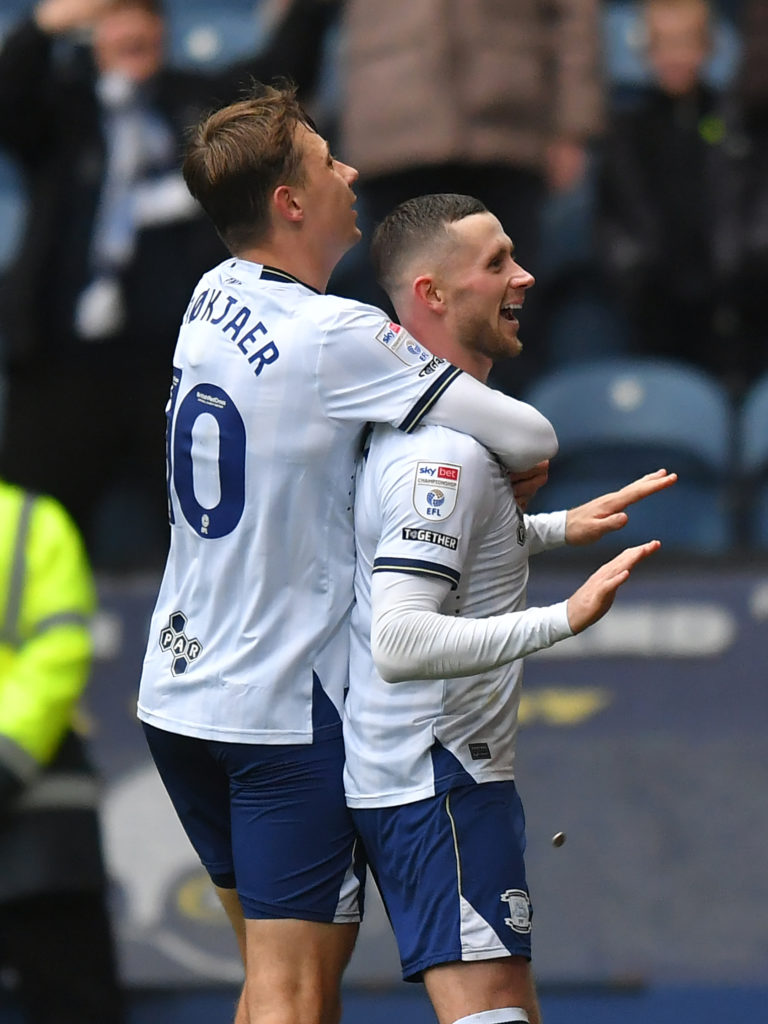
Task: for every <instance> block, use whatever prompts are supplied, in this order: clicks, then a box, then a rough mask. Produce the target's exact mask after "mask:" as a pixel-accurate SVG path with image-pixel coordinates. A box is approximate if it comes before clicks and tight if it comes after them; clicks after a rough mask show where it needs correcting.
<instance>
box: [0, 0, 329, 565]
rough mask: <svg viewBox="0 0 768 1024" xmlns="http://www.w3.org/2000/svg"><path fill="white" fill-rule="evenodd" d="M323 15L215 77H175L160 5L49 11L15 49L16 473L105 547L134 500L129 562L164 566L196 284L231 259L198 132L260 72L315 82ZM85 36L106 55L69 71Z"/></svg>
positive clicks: (4, 115)
mask: <svg viewBox="0 0 768 1024" xmlns="http://www.w3.org/2000/svg"><path fill="white" fill-rule="evenodd" d="M325 18H326V7H325V5H324V4H317V3H315V2H314V0H291V2H290V3H287V4H285V5H284V12H283V15H282V19H281V20H280V21H279V22H278V23H277V25H276V27H275V29H274V33H273V35H272V36H271V42H270V44H269V46H268V48H267V49H266V50H265V51H264V52H262V53H261V54H260V55H259V56H258V57H254V58H253V59H252V60H250V61H248V62H245V63H242V64H239V65H238V66H236V67H233V68H230V69H228V70H227V71H226V72H225V73H222V74H220V75H217V76H216V77H211V76H208V75H205V74H202V73H196V72H190V71H181V70H173V69H170V68H168V67H166V66H165V64H164V51H163V41H164V30H165V22H164V17H163V10H162V6H161V2H160V0H42V2H40V3H38V4H37V5H36V6H35V7H34V8H33V9H32V10H31V12H30V16H29V17H27V18H25V19H24V20H23V21H22V22H21V23H20V24H18V25H17V26H16V28H15V30H13V31H11V33H10V34H9V36H8V37H7V39H6V41H5V45H4V47H3V49H2V50H1V51H0V146H3V147H5V148H6V149H7V150H8V151H9V152H10V153H11V154H12V155H13V156H14V157H16V158H17V159H18V161H19V164H20V167H21V169H22V171H23V174H24V176H25V181H26V185H27V188H28V190H29V196H30V203H29V222H28V224H27V228H26V231H25V234H24V239H23V242H22V245H21V247H20V252H19V254H18V258H17V260H16V262H15V265H14V266H13V267H12V268H11V269H10V270H9V272H8V274H7V278H6V280H5V282H4V287H3V290H2V296H1V297H0V298H1V304H0V328H2V331H3V334H4V337H5V342H6V347H7V355H6V362H7V373H8V377H9V385H10V387H9V408H8V412H7V426H6V430H5V438H4V441H5V443H4V446H3V451H2V455H1V457H0V463H1V464H2V468H3V470H4V472H5V473H6V475H7V476H8V477H9V478H10V479H14V480H17V481H19V483H21V484H23V485H26V486H29V487H33V488H36V489H40V490H43V491H46V492H47V493H52V494H53V495H54V496H55V497H56V498H58V499H59V500H60V501H62V502H63V504H64V505H65V506H66V507H67V509H68V510H69V511H70V513H71V514H72V515H73V516H74V518H75V520H76V521H77V523H78V525H79V526H80V528H81V530H82V531H83V532H84V534H85V538H86V542H87V543H88V545H89V547H90V548H91V550H93V549H94V548H96V551H97V553H98V552H99V551H103V550H104V549H103V547H102V546H100V542H99V536H100V535H99V534H98V533H97V529H98V527H97V523H98V520H97V519H96V518H95V510H96V509H98V508H99V506H100V504H101V508H102V522H103V517H104V516H105V515H106V510H105V507H104V505H103V502H105V501H107V496H109V495H111V497H112V499H113V505H112V509H113V511H119V513H120V516H121V519H122V520H123V521H125V520H126V519H127V518H128V516H129V515H130V509H131V508H132V507H133V505H134V504H135V506H136V508H135V512H136V515H137V516H138V517H139V521H137V522H136V526H135V531H136V535H135V538H134V539H135V544H134V547H133V548H132V550H130V551H126V552H125V553H124V555H122V556H121V553H120V552H119V551H115V552H113V553H112V557H113V561H114V560H117V565H116V566H115V567H117V568H125V567H127V566H129V565H133V566H136V565H141V564H142V562H148V563H150V564H152V565H155V564H157V565H159V564H162V558H163V557H164V553H165V549H166V546H167V533H166V526H165V523H166V519H167V516H166V499H165V494H164V478H165V472H164V468H163V459H164V440H163V438H164V418H163V408H164V405H165V401H166V398H167V394H168V388H169V383H170V382H169V377H168V367H169V365H170V355H171V353H172V351H173V346H174V343H175V339H176V333H177V329H178V323H179V320H180V318H181V314H182V313H183V311H184V309H185V307H186V304H187V302H188V300H189V296H190V294H191V291H192V288H193V287H194V284H195V283H196V281H197V280H198V278H199V276H200V274H201V273H202V272H203V270H204V269H206V268H207V267H208V266H210V265H211V264H212V263H215V262H217V261H218V260H219V259H221V258H223V256H224V255H225V249H224V247H223V246H222V245H221V243H220V241H219V240H218V238H217V237H216V234H215V232H214V231H213V229H212V228H211V226H210V224H209V223H208V222H207V221H206V219H205V218H204V217H203V216H202V213H201V211H200V209H199V207H198V206H197V204H196V203H194V202H193V200H192V199H191V197H190V196H189V194H188V193H187V190H186V188H185V186H184V182H183V180H182V178H181V173H180V170H179V166H180V159H181V149H182V138H183V133H184V131H185V128H186V127H187V126H188V125H190V124H191V123H193V122H195V121H196V120H197V118H198V116H199V115H200V113H201V112H203V111H204V110H205V109H208V108H210V107H213V106H216V105H220V104H223V103H225V102H229V101H230V100H232V99H234V98H236V97H237V95H238V94H239V93H240V91H241V90H242V89H243V87H246V86H247V85H248V82H249V78H250V77H251V75H254V76H256V77H259V78H265V79H269V78H271V77H273V76H274V75H277V74H286V75H288V76H291V77H294V78H295V79H296V80H297V81H298V83H299V84H300V85H302V84H304V83H309V82H310V81H311V80H312V78H313V75H314V72H315V66H316V63H317V62H316V60H315V54H316V47H315V40H316V38H317V34H318V32H319V31H320V30H321V29H320V23H321V22H322V21H323V20H324V19H325ZM85 30H88V31H91V32H92V48H91V49H89V50H87V52H86V53H82V52H80V53H79V54H78V58H77V59H72V60H69V61H66V62H64V61H60V60H57V59H56V56H57V52H60V48H57V47H56V45H55V44H56V41H57V40H59V39H60V38H62V37H67V36H69V35H70V34H71V33H80V34H82V32H83V31H85ZM255 49H256V40H254V50H255ZM120 504H122V508H120V507H119V506H120ZM102 528H103V527H102ZM110 529H112V526H111V524H110V523H109V521H107V525H106V530H107V532H106V534H105V536H104V539H105V540H106V541H108V542H109V530H110ZM121 559H122V560H121ZM97 564H98V563H97Z"/></svg>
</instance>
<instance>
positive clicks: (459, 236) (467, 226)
mask: <svg viewBox="0 0 768 1024" xmlns="http://www.w3.org/2000/svg"><path fill="white" fill-rule="evenodd" d="M449 230H450V233H451V235H452V238H453V239H454V241H455V245H454V246H453V247H452V250H451V252H450V255H449V256H448V258H447V260H446V261H445V263H444V265H443V268H442V273H441V275H440V285H441V288H442V289H443V291H444V294H445V300H446V306H447V316H448V318H449V319H448V324H449V326H450V330H451V334H452V336H453V337H454V338H455V339H456V341H457V342H459V343H460V344H461V346H462V348H464V349H466V350H467V351H468V352H470V353H474V354H476V355H477V356H478V357H479V358H480V360H481V361H483V362H485V363H486V364H487V363H488V361H490V362H491V363H492V362H494V361H495V360H496V359H501V358H504V357H507V358H508V357H510V356H516V355H518V354H519V353H520V351H521V350H522V343H521V342H520V339H519V337H518V330H519V328H520V324H519V321H518V319H517V314H518V312H519V310H520V309H521V308H522V305H523V302H524V300H525V292H526V291H527V289H528V288H530V287H531V286H532V285H533V284H534V277H533V275H532V274H529V273H528V271H527V270H525V269H524V268H523V267H521V266H520V264H519V263H518V262H517V261H516V260H515V256H514V246H513V244H512V242H511V240H510V239H509V237H508V236H507V235H506V234H505V232H504V229H503V228H502V226H501V224H500V223H499V221H498V220H497V218H496V217H494V216H493V214H491V213H474V214H472V215H471V216H469V217H464V218H463V220H459V221H456V222H454V223H453V224H451V225H450V228H449ZM489 369H490V365H486V372H487V370H489Z"/></svg>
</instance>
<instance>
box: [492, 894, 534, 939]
mask: <svg viewBox="0 0 768 1024" xmlns="http://www.w3.org/2000/svg"><path fill="white" fill-rule="evenodd" d="M499 899H500V900H501V901H502V903H506V904H507V906H508V907H509V917H505V918H504V924H507V925H509V927H510V928H511V929H512V931H513V932H520V934H521V935H526V934H527V933H528V932H529V931H530V930H531V901H530V899H529V898H528V893H527V892H523V890H522V889H507V890H506V892H503V893H502V894H501V896H499Z"/></svg>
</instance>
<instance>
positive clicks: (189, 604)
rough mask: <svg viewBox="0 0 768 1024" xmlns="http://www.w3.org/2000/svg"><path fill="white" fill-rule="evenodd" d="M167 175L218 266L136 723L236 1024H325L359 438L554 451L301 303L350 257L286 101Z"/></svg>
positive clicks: (342, 913) (404, 350) (503, 415)
mask: <svg viewBox="0 0 768 1024" xmlns="http://www.w3.org/2000/svg"><path fill="white" fill-rule="evenodd" d="M183 171H184V176H185V179H186V181H187V184H188V187H189V189H190V191H191V193H192V194H193V195H194V196H195V197H196V198H197V199H198V200H199V201H200V203H201V204H202V206H203V207H204V208H205V210H206V211H207V213H208V214H209V215H210V217H211V219H212V221H213V223H214V225H215V226H216V228H217V230H218V232H219V234H220V235H221V237H222V239H223V240H224V241H225V243H226V244H227V246H228V248H229V250H230V252H231V254H232V255H231V258H228V259H227V260H225V261H224V262H223V263H221V264H220V265H219V266H217V267H215V268H213V269H212V270H211V271H210V272H208V273H207V274H205V275H204V276H203V278H202V279H201V281H200V283H199V285H198V286H197V288H196V289H195V291H194V294H193V295H192V298H191V300H190V302H189V306H188V308H187V310H186V313H185V315H184V317H183V321H182V325H181V329H180V333H179V338H178V343H177V347H176V351H175V355H174V365H173V383H172V388H171V395H170V400H169V404H168V410H167V411H168V433H167V454H168V484H169V488H168V495H169V513H170V520H171V541H170V550H169V554H168V560H167V565H166V569H165V573H164V576H163V580H162V583H161V586H160V592H159V595H158V598H157V603H156V606H155V610H154V614H153V617H152V621H151V624H150V630H149V638H148V644H147V650H146V656H145V661H144V668H143V673H142V678H141V685H140V693H139V703H138V714H139V717H140V719H141V720H142V722H143V723H144V728H145V731H146V734H147V737H148V743H149V746H150V750H151V752H152V755H153V758H154V760H155V762H156V764H157V767H158V770H159V772H160V775H161V777H162V779H163V782H164V784H165V786H166V788H167V790H168V792H169V794H170V797H171V799H172V801H173V803H174V806H175V808H176V810H177V812H178V814H179V817H180V820H181V821H182V823H183V825H184V828H185V829H186V831H187V834H188V835H189V838H190V840H191V842H192V844H193V845H194V847H195V849H196V851H197V853H198V854H199V856H200V858H201V861H202V863H203V864H204V866H205V867H206V869H207V870H208V872H209V874H210V876H211V878H212V880H213V882H214V884H215V886H216V889H217V891H218V893H219V896H220V898H221V900H222V902H223V904H224V907H225V909H226V910H227V912H228V914H229V917H230V919H231V921H232V924H233V926H234V928H235V931H236V933H237V936H238V939H239V943H240V949H241V952H242V956H243V960H244V963H245V968H246V973H245V985H244V989H243V995H242V997H241V999H240V1003H239V1006H238V1010H237V1018H236V1019H237V1022H238V1024H245V1022H249V1024H256V1022H257V1021H261V1020H268V1021H269V1024H294V1022H296V1021H302V1022H307V1024H310V1022H311V1024H335V1022H336V1021H337V1020H338V1017H339V1012H340V1011H339V985H340V978H341V974H342V971H343V969H344V966H345V964H346V963H347V960H348V958H349V956H350V953H351V950H352V946H353V942H354V939H355V935H356V933H357V928H358V921H359V919H360V908H359V899H358V889H359V874H360V867H359V864H358V860H357V857H356V845H355V844H356V841H355V833H354V829H353V826H352V822H351V818H350V815H349V812H348V811H347V808H346V805H345V801H344V792H343V779H342V768H343V744H342V735H341V713H342V707H343V700H344V693H345V690H346V687H347V679H348V654H349V614H350V609H351V606H352V601H353V575H354V560H355V550H354V536H353V529H352V508H353V492H354V476H355V461H356V458H357V456H358V453H359V450H360V445H361V438H362V435H363V431H364V427H365V425H366V424H367V423H369V422H384V423H389V424H391V425H392V426H393V428H396V429H398V430H400V431H404V432H409V431H412V430H414V429H415V428H416V427H417V426H418V425H419V424H420V423H422V422H434V423H444V424H451V425H452V426H454V427H456V428H458V429H462V430H469V431H472V432H473V433H474V434H475V435H476V436H477V437H478V438H479V439H480V440H481V441H482V442H483V443H484V444H487V445H488V446H489V447H490V448H491V449H493V450H494V451H496V452H498V453H499V454H500V455H501V457H502V458H503V459H504V461H505V463H507V464H508V465H509V467H510V468H511V469H513V470H524V469H525V468H526V467H530V466H534V465H535V464H537V463H538V462H540V461H541V460H546V459H548V458H549V457H550V456H552V455H553V454H554V452H555V451H556V447H557V441H556V438H555V434H554V431H553V429H552V427H551V425H550V423H549V422H548V421H547V420H546V419H545V418H544V417H543V416H541V415H540V414H539V413H537V412H536V411H535V410H534V409H532V408H531V407H530V406H528V405H525V404H524V403H521V402H517V401H515V400H513V399H511V398H508V397H506V396H504V395H502V394H501V393H499V392H495V391H492V390H490V389H488V388H487V387H485V386H484V385H482V384H480V383H479V382H478V381H476V380H474V379H473V378H472V377H471V376H469V375H467V374H464V373H462V371H461V370H460V369H459V368H457V367H454V366H451V365H450V364H448V363H447V362H446V361H444V360H442V359H439V358H436V357H434V356H433V355H432V354H431V353H429V352H427V351H426V350H425V349H424V348H423V347H422V346H421V345H420V344H419V343H418V341H417V340H416V339H415V338H414V337H413V336H411V335H410V334H409V333H408V332H407V331H406V330H404V329H403V328H402V327H401V326H400V325H399V324H393V323H390V322H389V320H388V318H387V317H386V316H385V315H384V314H383V313H382V312H381V311H380V310H378V309H375V308H372V307H369V306H363V305H361V304H360V303H356V302H354V301H351V300H348V299H341V298H337V297H334V296H330V295H325V294H323V292H324V289H325V287H326V285H327V282H328V279H329V277H330V274H331V271H332V270H333V268H334V266H335V265H336V263H337V262H338V260H339V259H340V258H341V256H342V255H343V254H344V253H345V252H346V251H347V250H348V249H349V248H350V247H351V246H352V245H354V244H355V242H356V241H357V240H358V239H359V237H360V232H359V230H358V227H357V224H356V212H355V210H354V207H353V204H354V202H355V194H354V192H353V190H352V186H353V184H354V182H355V180H356V178H357V172H356V171H355V170H354V168H352V167H349V166H347V165H346V164H344V163H342V162H341V161H339V160H337V159H335V158H334V156H333V155H332V154H331V152H330V151H329V148H328V144H327V143H326V141H325V140H324V139H323V138H322V137H321V136H320V135H318V133H317V132H316V131H315V129H314V127H313V125H312V123H311V121H310V120H309V119H308V118H307V116H306V115H305V114H304V112H303V111H302V109H301V108H300V107H299V105H298V104H297V102H296V99H295V95H294V92H293V91H292V89H291V88H290V87H282V86H281V87H271V86H268V87H258V88H256V89H255V91H254V93H253V95H252V96H250V97H247V98H244V99H243V100H242V101H239V102H237V103H234V104H232V105H230V106H228V107H224V108H222V109H220V110H218V111H216V112H214V113H213V114H211V115H210V116H209V117H208V118H207V119H205V120H204V121H203V122H201V123H200V124H199V125H198V126H197V128H196V129H195V130H194V131H193V133H192V135H191V138H190V141H189V146H188V151H187V153H186V157H185V161H184V165H183ZM497 314H498V317H499V318H500V319H501V318H502V317H503V316H504V315H505V313H504V312H503V311H502V310H501V309H499V310H498V311H497Z"/></svg>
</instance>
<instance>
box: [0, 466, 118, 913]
mask: <svg viewBox="0 0 768 1024" xmlns="http://www.w3.org/2000/svg"><path fill="white" fill-rule="evenodd" d="M94 606H95V594H94V585H93V579H92V576H91V571H90V567H89V564H88V561H87V558H86V554H85V551H84V547H83V543H82V541H81V538H80V535H79V533H78V531H77V530H76V528H75V526H74V524H73V523H72V521H71V520H70V518H69V516H68V515H67V513H66V512H65V511H64V509H63V508H62V507H61V505H59V504H58V502H56V501H54V500H53V499H52V498H49V497H41V496H38V495H33V494H30V493H29V492H26V491H24V490H22V489H20V488H18V487H15V486H13V485H11V484H8V483H6V482H5V481H3V480H0V900H2V899H7V898H15V897H17V896H19V895H24V894H25V893H26V892H28V891H40V890H41V889H42V890H47V889H54V890H56V889H60V888H62V886H64V887H66V886H67V885H68V881H67V879H75V881H74V883H73V884H74V885H75V887H76V886H77V885H78V884H79V883H78V881H77V876H78V875H79V874H80V871H79V869H77V870H75V871H74V872H72V871H71V870H70V866H71V865H70V861H72V860H73V858H74V859H75V860H76V859H77V856H80V857H81V858H82V860H83V867H84V868H85V870H93V868H94V865H96V864H97V863H98V856H97V857H96V859H95V860H94V857H93V856H91V855H89V853H88V852H87V849H86V848H87V847H88V846H89V845H90V846H93V841H94V837H95V836H96V831H97V825H95V824H94V819H95V808H96V795H97V793H96V780H95V778H94V775H93V771H92V769H91V767H90V765H89V764H88V761H87V759H86V757H85V755H84V751H83V748H82V745H81V743H80V741H79V739H78V738H77V737H76V736H75V734H74V733H73V731H72V724H73V718H74V716H75V713H76V709H77V704H78V700H79V698H80V696H81V694H82V691H83V689H84V687H85V685H86V683H87V680H88V675H89V671H90V665H91V656H92V643H91V634H90V629H89V621H90V618H91V615H92V613H93V611H94ZM77 847H79V848H80V850H81V853H80V854H77ZM69 848H71V850H69ZM68 850H69V852H68ZM97 874H98V872H97Z"/></svg>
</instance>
